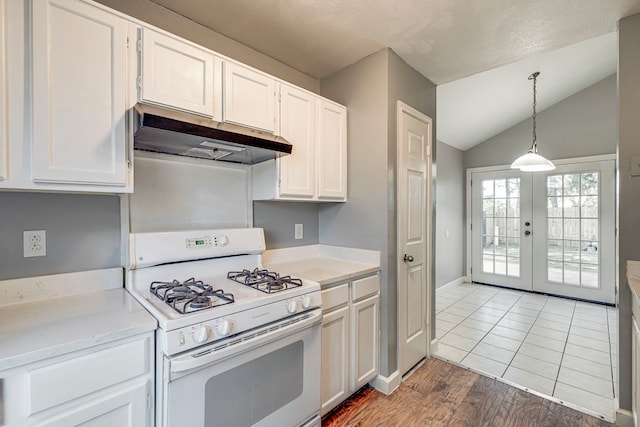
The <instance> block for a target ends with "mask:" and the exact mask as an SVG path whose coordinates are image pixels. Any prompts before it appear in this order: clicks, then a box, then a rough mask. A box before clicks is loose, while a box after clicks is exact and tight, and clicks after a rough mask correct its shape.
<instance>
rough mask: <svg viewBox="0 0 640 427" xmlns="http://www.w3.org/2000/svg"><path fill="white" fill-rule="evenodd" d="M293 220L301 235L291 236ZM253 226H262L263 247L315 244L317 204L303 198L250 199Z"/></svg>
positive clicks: (274, 247) (316, 239) (292, 234)
mask: <svg viewBox="0 0 640 427" xmlns="http://www.w3.org/2000/svg"><path fill="white" fill-rule="evenodd" d="M295 224H302V226H303V233H302V234H303V238H302V239H300V240H295V239H294V230H295V228H294V227H295ZM253 226H254V227H261V228H264V238H265V240H266V243H267V248H269V249H278V248H289V247H292V246H304V245H315V244H317V243H318V242H319V241H318V205H317V204H315V203H304V202H253Z"/></svg>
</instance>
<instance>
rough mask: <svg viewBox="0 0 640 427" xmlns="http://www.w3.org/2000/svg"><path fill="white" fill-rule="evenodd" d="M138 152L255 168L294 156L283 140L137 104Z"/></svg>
mask: <svg viewBox="0 0 640 427" xmlns="http://www.w3.org/2000/svg"><path fill="white" fill-rule="evenodd" d="M135 110H136V113H137V120H136V125H137V129H135V134H134V138H133V148H134V149H136V150H144V151H153V152H157V153H166V154H174V155H178V156H187V157H196V158H199V159H207V160H222V161H226V162H233V163H242V164H247V165H253V164H256V163H261V162H264V161H266V160H271V159H275V158H277V157H280V156H284V155H287V154H291V148H292V147H291V144H290V143H289V142H287V140H285V139H284V138H282V137H280V136H276V135H273V134H270V133H268V132H262V131H258V130H254V129H250V128H246V127H243V126H238V125H234V124H231V123H222V122H218V121H215V120H211V119H208V118H206V117H200V116H197V115H195V114H189V113H184V112H179V111H174V110H170V109H168V108H163V107H158V106H153V105H146V104H136V106H135Z"/></svg>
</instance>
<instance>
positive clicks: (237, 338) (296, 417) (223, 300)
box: [126, 228, 322, 427]
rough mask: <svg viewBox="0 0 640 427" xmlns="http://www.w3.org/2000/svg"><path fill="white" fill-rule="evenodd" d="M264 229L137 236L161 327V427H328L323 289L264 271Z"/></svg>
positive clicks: (145, 296)
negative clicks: (324, 423)
mask: <svg viewBox="0 0 640 427" xmlns="http://www.w3.org/2000/svg"><path fill="white" fill-rule="evenodd" d="M264 250H265V242H264V234H263V230H262V229H260V228H248V229H225V230H197V231H186V232H185V231H181V232H164V233H133V234H131V236H130V254H131V266H130V267H131V268H130V270H129V272H128V275H127V281H126V288H127V290H128V291H129V292H130V293H131V294H132V295H133V296H134V297H135V298H136V299H137V300H138V301H139V302H140V303H141V304H142V305H143V306H144V307H145V308H146V309H147V310H148V311H149V312H150V313H151V314H152V315H153V316H154V317H155V318H156V319H157V320H158V324H159V329H158V331H157V333H156V383H157V386H156V407H157V413H156V424H157V425H158V426H172V427H173V426H186V425H194V426H195V425H197V426H232V425H233V426H276V425H277V426H292V427H293V426H301V425H304V426H315V425H318V426H319V425H320V419H319V417H318V413H319V410H320V390H319V384H320V353H321V350H320V335H321V330H320V322H321V314H322V313H321V306H322V300H321V296H320V286H319V285H318V284H317V283H315V282H310V281H306V280H300V279H296V278H291V277H288V276H284V275H282V274H278V273H275V272H269V271H266V270H264V269H263V266H262V253H263V252H264Z"/></svg>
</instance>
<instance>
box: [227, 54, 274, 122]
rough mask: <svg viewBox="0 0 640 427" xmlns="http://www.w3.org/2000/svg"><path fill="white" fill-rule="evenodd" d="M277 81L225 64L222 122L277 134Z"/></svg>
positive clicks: (233, 63)
mask: <svg viewBox="0 0 640 427" xmlns="http://www.w3.org/2000/svg"><path fill="white" fill-rule="evenodd" d="M275 107H276V81H275V79H274V78H273V77H271V76H269V75H267V74H263V73H260V72H258V71H255V70H253V69H250V68H247V67H243V66H242V65H240V64H237V63H235V62H231V61H225V63H224V111H223V114H222V118H223V119H224V121H225V122H231V123H236V124H239V125H244V126H248V127H252V128H255V129H260V130H266V131H269V132H275V131H276V116H275Z"/></svg>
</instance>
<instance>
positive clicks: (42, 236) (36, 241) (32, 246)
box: [22, 230, 47, 258]
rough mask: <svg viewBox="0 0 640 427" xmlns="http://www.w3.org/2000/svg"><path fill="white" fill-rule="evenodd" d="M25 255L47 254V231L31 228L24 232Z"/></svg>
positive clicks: (26, 256)
mask: <svg viewBox="0 0 640 427" xmlns="http://www.w3.org/2000/svg"><path fill="white" fill-rule="evenodd" d="M22 243H23V246H24V257H25V258H28V257H34V256H45V255H46V254H47V231H46V230H30V231H24V232H23V234H22Z"/></svg>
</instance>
